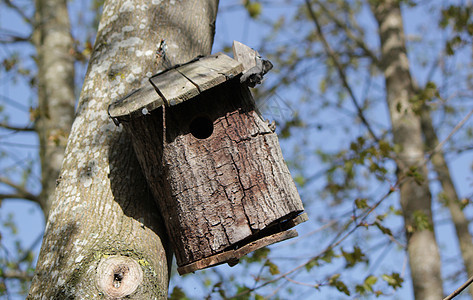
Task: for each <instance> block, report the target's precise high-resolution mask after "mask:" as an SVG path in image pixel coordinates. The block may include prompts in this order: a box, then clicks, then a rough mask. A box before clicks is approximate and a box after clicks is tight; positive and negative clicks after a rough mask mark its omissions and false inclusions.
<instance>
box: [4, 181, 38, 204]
mask: <svg viewBox="0 0 473 300" xmlns="http://www.w3.org/2000/svg"><path fill="white" fill-rule="evenodd" d="M0 183H3V184H5V185H8V186H9V187H11V188H13V189H15V190H16V193H11V194H0V199H12V198H20V199H26V200H30V201H33V202H38V203H39V197H38V196H37V195H34V194H32V193H30V192H29V191H27V190H26V189H25V187H23V186H21V185H18V184H16V183H14V182H12V181H11V180H10V179H8V178H5V177H0Z"/></svg>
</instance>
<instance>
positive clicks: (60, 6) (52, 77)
mask: <svg viewBox="0 0 473 300" xmlns="http://www.w3.org/2000/svg"><path fill="white" fill-rule="evenodd" d="M35 25H36V26H35V30H34V38H33V43H34V45H35V46H36V51H37V55H38V57H37V62H38V76H37V80H38V108H37V114H36V118H37V119H36V122H35V130H36V132H37V133H38V137H39V144H40V152H39V154H40V160H41V178H42V182H41V183H42V187H43V188H42V191H41V194H40V197H39V204H40V206H41V208H42V210H43V213H44V215H45V217H46V219H47V217H48V213H49V209H50V207H51V203H52V201H53V198H54V189H55V188H56V179H57V178H58V176H59V171H60V170H61V165H62V161H63V158H64V151H65V148H66V142H67V137H68V135H69V132H70V130H71V126H72V121H73V120H74V105H75V97H74V58H73V57H72V52H71V50H72V36H71V33H70V23H69V15H68V13H67V5H66V0H36V12H35Z"/></svg>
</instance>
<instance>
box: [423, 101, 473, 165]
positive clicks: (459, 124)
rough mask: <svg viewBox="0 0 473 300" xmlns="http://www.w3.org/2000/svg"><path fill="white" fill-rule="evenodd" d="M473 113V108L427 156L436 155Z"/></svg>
mask: <svg viewBox="0 0 473 300" xmlns="http://www.w3.org/2000/svg"><path fill="white" fill-rule="evenodd" d="M472 115H473V109H472V110H471V111H470V112H469V113H468V114H467V115H466V116H465V117H464V118H463V119H462V120H461V121H460V122H459V123H458V124H457V125H456V126H455V127H454V128H453V129H452V131H450V133H449V134H448V136H447V137H446V138H445V139H444V140H443V141H442V142H440V143H439V144H438V145H437V146H435V148H434V149H433V150H432V151H430V152H429V153H428V157H427V158H428V159H430V157H432V155H434V154H435V153H437V152H438V151H440V150H441V149H442V147H443V145H444V144H445V143H446V142H447V141H448V140H449V139H451V138H452V136H453V135H454V134H455V133H456V132H457V131H458V130H459V129H460V128H461V127H462V126H463V125H464V124H465V123H466V121H468V119H469V118H471V116H472Z"/></svg>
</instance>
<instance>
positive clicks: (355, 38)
mask: <svg viewBox="0 0 473 300" xmlns="http://www.w3.org/2000/svg"><path fill="white" fill-rule="evenodd" d="M317 4H318V5H319V6H320V7H321V8H322V10H323V11H324V13H325V14H326V15H327V16H328V17H329V18H330V20H332V21H333V22H334V23H335V25H337V27H338V28H340V29H342V30H343V31H345V34H346V35H347V37H348V38H349V39H350V40H352V41H354V42H355V43H356V45H358V47H360V48H361V49H362V50H363V51H364V54H365V55H366V56H368V57H369V58H371V60H373V62H374V63H375V64H376V65H379V59H378V57H377V56H376V54H375V53H374V52H373V51H371V49H370V48H369V47H368V45H366V43H365V41H364V40H363V39H362V38H360V37H359V36H356V35H355V34H354V33H353V31H351V30H350V29H349V28H348V26H347V25H346V22H342V21H341V20H340V19H339V18H337V17H336V16H335V15H334V14H333V11H331V10H330V9H328V8H327V7H326V6H325V5H324V4H323V2H322V1H317Z"/></svg>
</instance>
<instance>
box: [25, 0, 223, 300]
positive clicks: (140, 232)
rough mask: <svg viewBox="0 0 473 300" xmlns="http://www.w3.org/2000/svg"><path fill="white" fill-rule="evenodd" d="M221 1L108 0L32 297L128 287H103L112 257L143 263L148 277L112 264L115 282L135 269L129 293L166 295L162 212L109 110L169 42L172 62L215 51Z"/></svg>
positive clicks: (108, 293) (106, 294) (90, 294)
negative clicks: (105, 263) (158, 48)
mask: <svg viewBox="0 0 473 300" xmlns="http://www.w3.org/2000/svg"><path fill="white" fill-rule="evenodd" d="M217 6H218V1H216V0H213V1H210V0H208V1H185V2H180V1H179V2H178V1H176V2H174V1H169V2H168V1H159V0H153V1H144V0H135V1H130V0H128V1H106V3H105V5H104V9H103V15H102V19H101V22H100V25H99V31H98V34H97V39H96V42H95V46H94V51H93V54H92V57H91V60H90V63H89V68H88V71H87V75H86V79H85V83H84V86H83V89H82V93H81V96H80V100H79V105H78V108H77V113H76V119H75V121H74V124H73V126H72V130H71V134H70V137H69V141H68V144H67V149H66V154H65V159H64V162H63V167H62V170H61V177H60V181H59V185H58V187H57V189H56V195H55V199H54V201H53V204H52V208H51V212H50V215H49V219H48V224H47V228H46V233H45V237H44V240H43V245H42V247H41V253H40V256H39V259H38V264H37V269H36V272H35V277H34V279H33V283H32V286H31V290H30V293H29V296H28V299H42V298H44V299H72V298H77V299H102V298H104V299H107V298H113V297H114V295H117V294H120V293H119V292H120V291H118V290H115V291H114V290H113V288H112V289H111V290H107V288H105V287H107V286H108V287H109V285H107V284H106V283H105V284H101V285H100V284H98V282H103V281H100V280H104V279H103V277H100V275H101V274H99V273H101V271H100V270H103V269H104V268H103V267H99V266H100V262H102V264H103V261H104V260H106V259H107V258H108V257H111V256H113V257H116V258H117V260H118V261H120V262H122V263H120V266H122V264H123V265H124V266H129V268H133V267H132V265H134V266H135V267H136V264H135V263H130V262H129V261H128V259H131V260H133V261H134V262H136V263H137V264H138V265H139V266H140V268H141V271H142V272H143V278H142V281H141V280H138V279H139V275H136V274H139V273H140V272H139V271H138V273H136V272H133V273H126V272H125V271H123V270H126V267H118V268H115V267H111V268H112V269H113V270H115V271H117V272H116V273H115V271H113V272H114V277H113V279H114V280H115V281H117V280H118V281H120V280H123V279H124V278H125V277H124V276H125V273H126V274H135V275H133V276H131V277H127V278H129V280H132V281H133V282H131V283H130V284H132V286H133V284H134V282H135V281H136V280H138V281H139V284H138V285H137V287H136V288H128V289H127V290H126V293H128V292H129V291H131V294H128V295H126V296H127V297H130V298H133V299H165V298H166V296H167V287H168V272H169V264H170V262H171V259H170V254H171V251H170V249H169V243H168V241H167V238H166V235H165V234H164V233H163V232H164V231H163V230H162V228H163V227H162V223H161V217H160V215H159V213H158V209H157V207H156V205H155V202H154V200H153V198H152V196H151V193H150V192H149V190H148V188H147V185H146V181H145V179H144V177H143V175H142V173H141V169H140V167H139V164H138V162H137V160H136V158H135V154H134V152H133V149H132V146H131V141H130V138H129V136H128V135H127V134H126V133H125V132H123V131H122V128H121V127H116V126H115V125H114V124H113V123H112V121H111V120H110V119H109V117H108V114H107V107H108V105H109V104H110V103H111V102H112V101H113V100H115V99H117V98H119V97H122V96H124V95H125V94H126V93H128V92H130V91H131V90H132V89H134V88H138V87H139V86H141V85H143V84H144V83H145V82H146V81H147V80H148V77H149V76H151V75H152V74H153V73H155V72H157V71H158V66H157V65H156V62H155V51H156V45H157V44H158V43H159V41H160V40H161V39H166V41H167V44H168V56H169V58H170V59H171V61H172V62H173V63H182V62H185V61H187V60H189V59H191V58H193V57H195V56H197V55H207V54H209V53H210V51H211V47H212V42H213V33H214V24H215V23H214V22H215V18H216V12H217ZM102 266H103V265H102ZM105 269H106V268H105ZM130 270H131V269H130ZM122 271H123V272H122ZM120 274H121V275H120ZM102 275H103V274H102ZM121 276H123V277H121ZM100 278H102V279H100ZM120 278H121V279H120ZM127 280H128V279H127ZM105 282H107V281H106V279H105ZM119 288H120V286H118V287H117V289H119ZM120 295H122V294H120Z"/></svg>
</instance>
